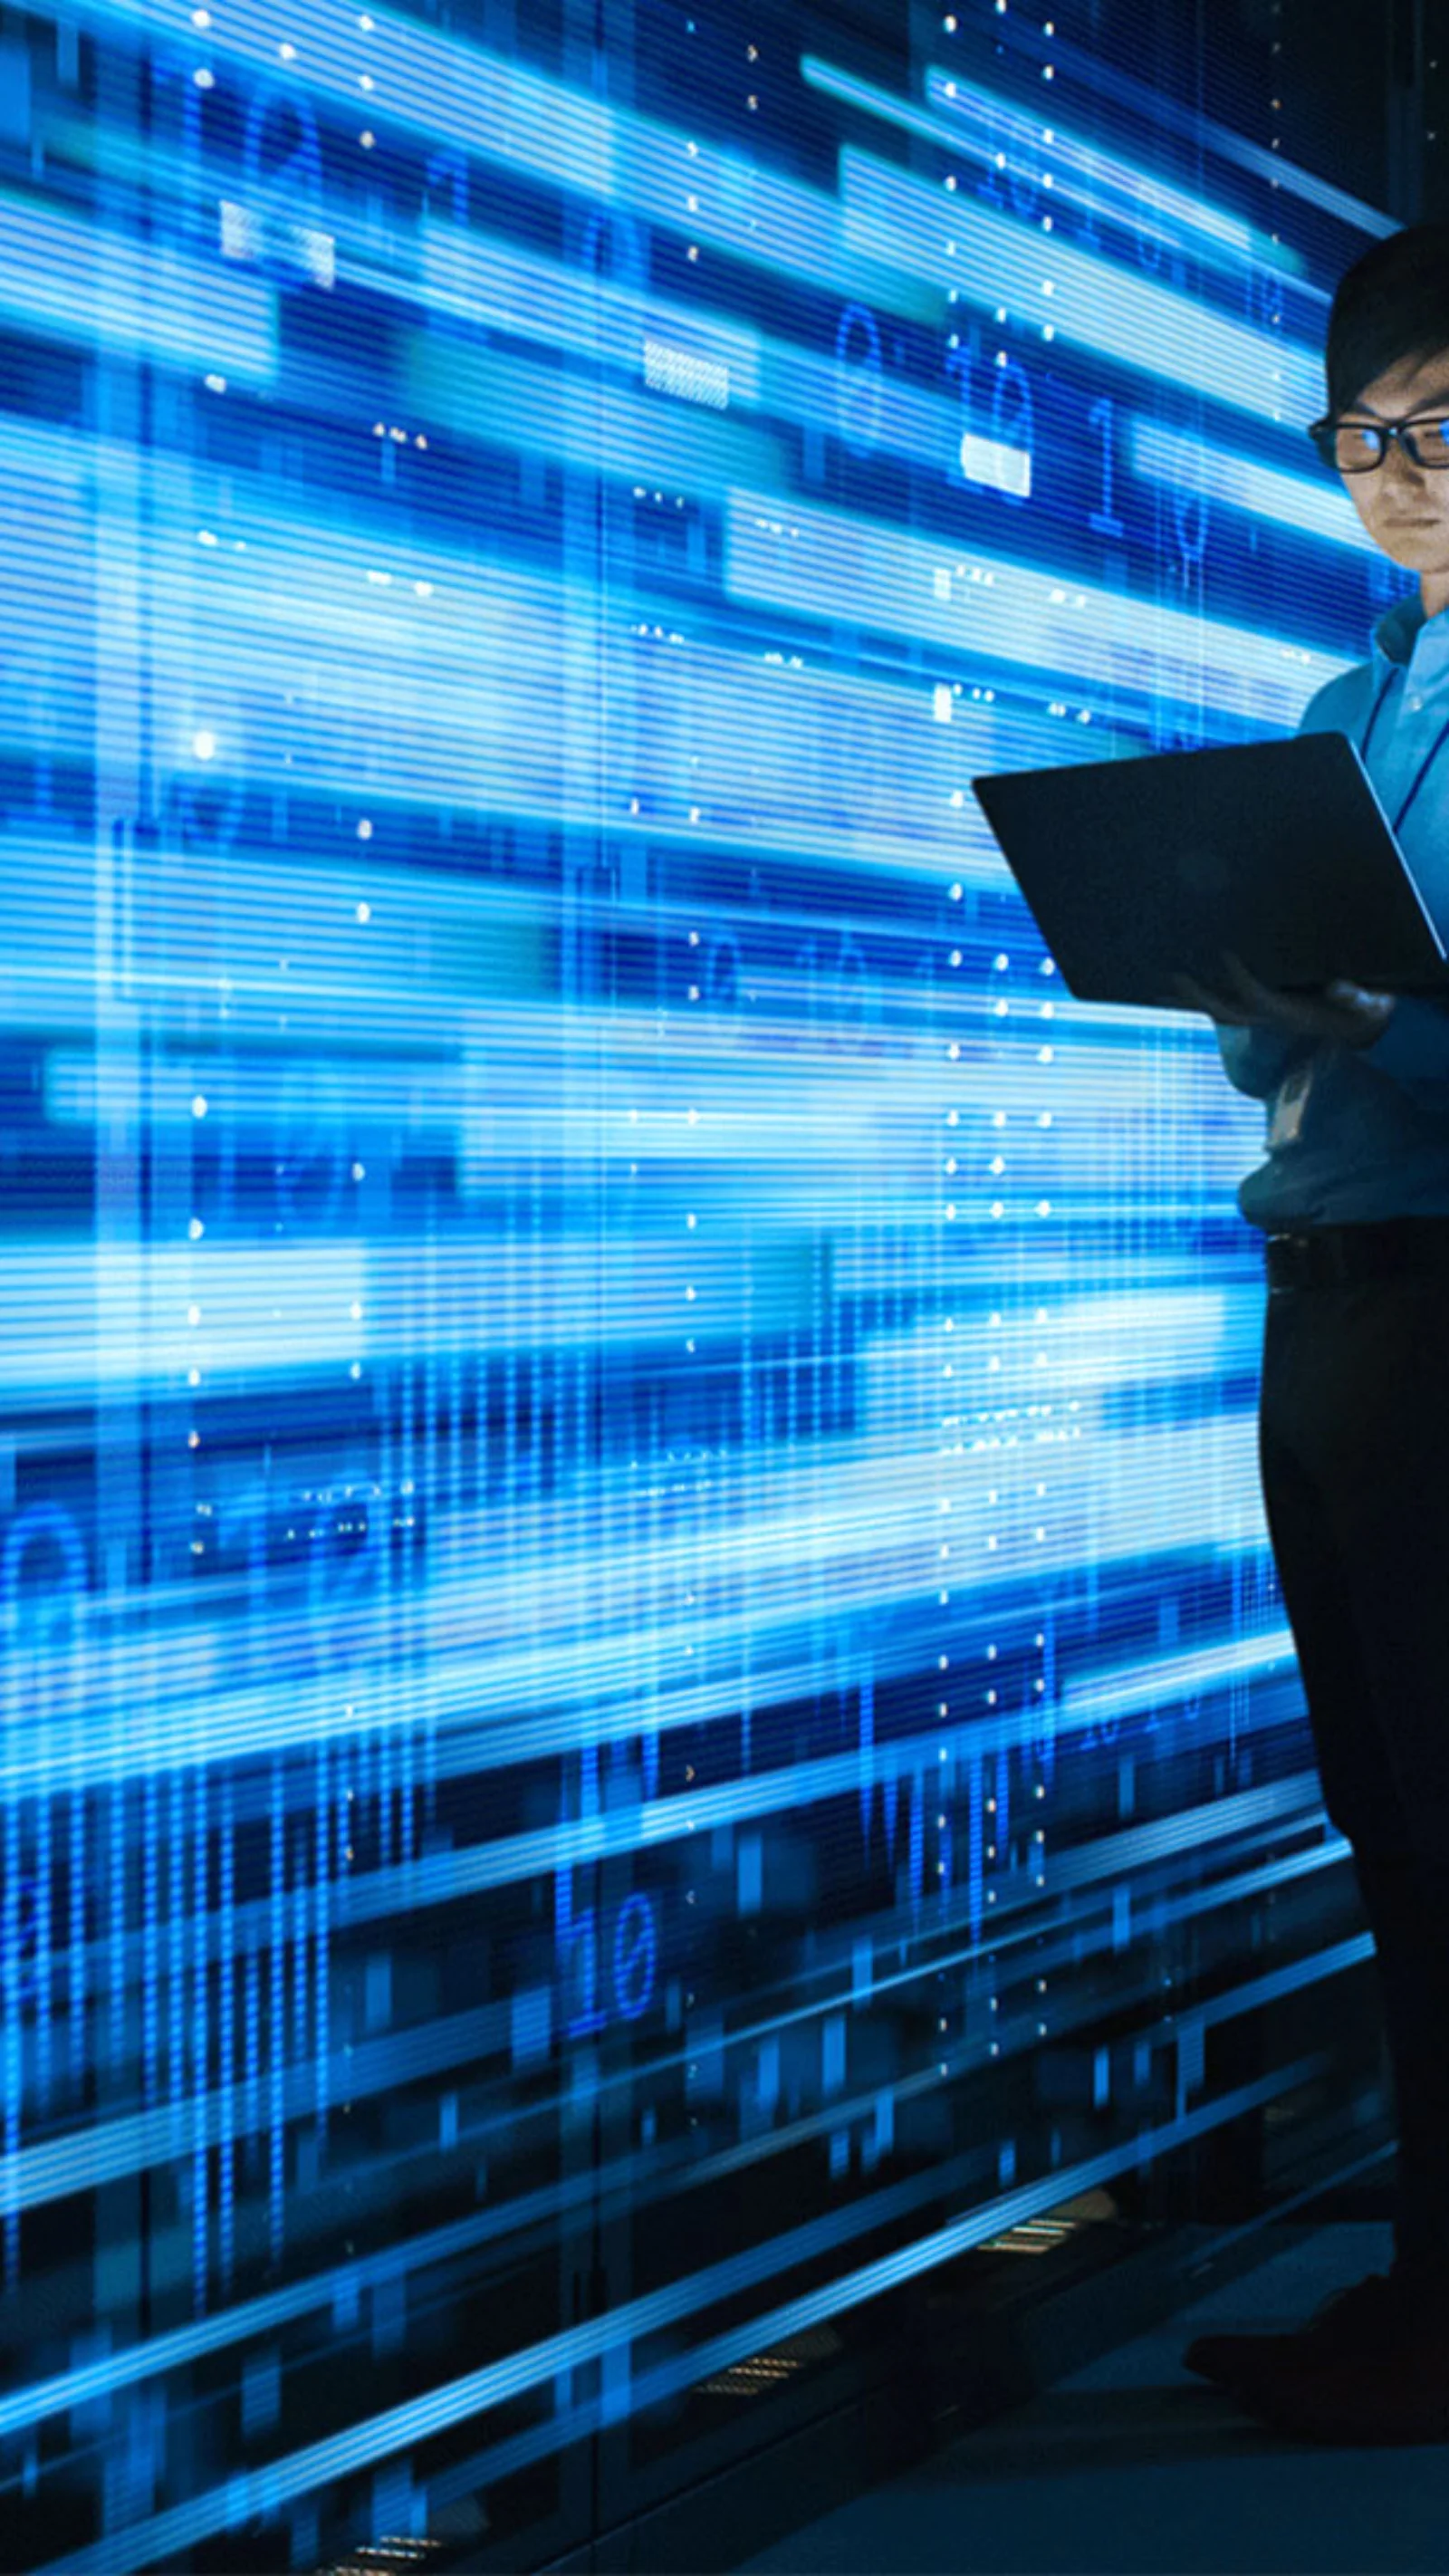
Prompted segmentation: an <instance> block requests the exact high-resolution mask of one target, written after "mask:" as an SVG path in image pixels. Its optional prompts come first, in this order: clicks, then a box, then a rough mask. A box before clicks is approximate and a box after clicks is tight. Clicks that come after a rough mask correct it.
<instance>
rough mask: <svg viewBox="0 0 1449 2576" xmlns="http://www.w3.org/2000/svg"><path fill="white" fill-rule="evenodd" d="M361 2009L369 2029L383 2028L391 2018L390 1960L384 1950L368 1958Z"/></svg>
mask: <svg viewBox="0 0 1449 2576" xmlns="http://www.w3.org/2000/svg"><path fill="white" fill-rule="evenodd" d="M362 2009H363V2015H364V2018H365V2020H366V2023H367V2027H368V2029H369V2030H385V2029H386V2027H387V2024H388V2023H389V2022H390V2021H391V2019H392V1960H391V1958H390V1957H389V1955H388V1953H387V1951H386V1950H380V1951H378V1952H376V1953H375V1954H374V1956H373V1957H372V1958H370V1959H369V1960H368V1963H367V1971H366V1979H365V1983H364V1989H363V2005H362Z"/></svg>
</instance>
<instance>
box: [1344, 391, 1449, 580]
mask: <svg viewBox="0 0 1449 2576" xmlns="http://www.w3.org/2000/svg"><path fill="white" fill-rule="evenodd" d="M1412 413H1424V414H1426V415H1429V416H1431V417H1432V416H1434V415H1436V414H1437V415H1438V416H1439V417H1440V418H1442V419H1445V420H1449V348H1445V349H1441V350H1438V351H1436V352H1435V353H1434V355H1433V356H1431V357H1428V358H1404V359H1401V360H1400V362H1399V364H1398V365H1397V366H1393V367H1388V368H1386V369H1385V371H1384V373H1383V374H1382V375H1381V376H1375V378H1374V380H1373V383H1372V384H1371V385H1366V386H1365V387H1364V390H1363V392H1362V393H1361V394H1360V395H1359V397H1358V400H1357V401H1356V402H1353V403H1350V404H1349V406H1348V408H1347V410H1346V411H1344V412H1343V413H1341V414H1340V418H1341V419H1343V420H1346V421H1347V420H1365V421H1373V420H1404V419H1406V418H1407V417H1408V416H1409V415H1410V414H1412ZM1446 452H1449V450H1446ZM1343 483H1344V487H1345V489H1346V490H1347V492H1348V496H1349V498H1350V500H1351V501H1352V503H1353V506H1354V508H1355V509H1356V510H1357V512H1358V515H1359V517H1360V518H1361V519H1362V521H1363V524H1364V526H1365V527H1366V528H1367V530H1368V533H1369V535H1370V536H1371V537H1372V538H1373V540H1374V543H1375V545H1377V546H1381V547H1382V548H1383V551H1384V553H1385V554H1386V555H1388V556H1389V557H1390V558H1391V559H1392V561H1393V562H1394V563H1396V564H1402V565H1403V567H1404V570H1405V571H1406V572H1417V573H1428V574H1431V575H1433V574H1438V575H1440V576H1441V577H1442V576H1449V471H1445V470H1444V469H1443V468H1437V469H1436V468H1434V467H1425V466H1422V465H1415V464H1414V463H1413V462H1412V461H1411V459H1410V458H1409V457H1407V456H1406V455H1405V454H1404V451H1403V449H1402V448H1401V447H1400V446H1399V444H1398V442H1397V440H1395V441H1394V442H1393V443H1392V444H1391V446H1390V448H1389V452H1388V454H1387V456H1386V457H1385V458H1384V461H1383V463H1382V465H1380V466H1379V467H1378V468H1377V470H1376V471H1375V472H1374V473H1372V474H1345V475H1344V477H1343Z"/></svg>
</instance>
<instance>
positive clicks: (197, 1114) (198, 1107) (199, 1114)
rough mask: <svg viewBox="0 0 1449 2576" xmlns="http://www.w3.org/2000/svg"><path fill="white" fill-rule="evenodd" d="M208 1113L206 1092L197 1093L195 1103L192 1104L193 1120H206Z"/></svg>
mask: <svg viewBox="0 0 1449 2576" xmlns="http://www.w3.org/2000/svg"><path fill="white" fill-rule="evenodd" d="M206 1111H207V1098H206V1094H205V1092H204V1091H198V1092H197V1094H196V1097H195V1098H194V1100H193V1101H192V1103H191V1115H192V1117H193V1118H204V1117H205V1116H206Z"/></svg>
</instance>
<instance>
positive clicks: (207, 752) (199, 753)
mask: <svg viewBox="0 0 1449 2576" xmlns="http://www.w3.org/2000/svg"><path fill="white" fill-rule="evenodd" d="M191 749H192V752H193V754H194V756H195V758H196V759H197V760H215V758H216V736H215V734H214V733H213V732H212V730H211V728H210V726H209V725H203V726H202V727H201V729H200V731H199V732H197V733H194V734H193V735H192V737H191Z"/></svg>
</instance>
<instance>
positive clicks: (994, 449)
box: [961, 429, 1031, 501]
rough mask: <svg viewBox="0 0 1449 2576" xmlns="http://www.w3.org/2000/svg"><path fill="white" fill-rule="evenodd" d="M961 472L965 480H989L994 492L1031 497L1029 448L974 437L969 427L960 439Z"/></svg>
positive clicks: (995, 439) (1026, 499) (985, 481)
mask: <svg viewBox="0 0 1449 2576" xmlns="http://www.w3.org/2000/svg"><path fill="white" fill-rule="evenodd" d="M961 471H962V473H963V474H964V475H965V477H966V480H967V482H968V483H989V484H990V485H991V488H992V490H993V491H994V492H1010V493H1011V495H1012V497H1013V498H1014V499H1015V500H1018V501H1029V500H1030V499H1031V449H1030V448H1029V447H1006V446H1003V444H1002V442H1001V440H1000V439H999V438H977V437H976V436H975V435H974V433H973V432H972V431H971V430H969V429H968V430H967V432H966V434H965V436H964V438H963V439H962V441H961Z"/></svg>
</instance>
